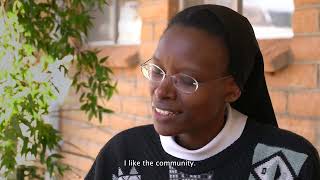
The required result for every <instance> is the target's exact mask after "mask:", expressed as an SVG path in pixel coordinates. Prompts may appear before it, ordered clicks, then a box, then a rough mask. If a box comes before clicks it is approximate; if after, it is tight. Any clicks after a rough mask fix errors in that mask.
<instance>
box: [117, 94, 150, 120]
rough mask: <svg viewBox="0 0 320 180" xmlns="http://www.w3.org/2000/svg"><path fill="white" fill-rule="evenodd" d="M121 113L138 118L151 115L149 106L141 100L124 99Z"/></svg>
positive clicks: (145, 101)
mask: <svg viewBox="0 0 320 180" xmlns="http://www.w3.org/2000/svg"><path fill="white" fill-rule="evenodd" d="M123 112H124V113H127V114H132V115H138V116H147V115H150V114H151V105H150V103H149V102H147V99H146V100H143V99H140V98H139V99H136V98H126V99H124V100H123Z"/></svg>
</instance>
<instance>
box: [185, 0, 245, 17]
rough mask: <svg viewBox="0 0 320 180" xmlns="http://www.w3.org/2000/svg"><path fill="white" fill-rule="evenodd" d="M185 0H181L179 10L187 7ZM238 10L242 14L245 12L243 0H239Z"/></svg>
mask: <svg viewBox="0 0 320 180" xmlns="http://www.w3.org/2000/svg"><path fill="white" fill-rule="evenodd" d="M184 2H185V1H184V0H179V11H182V10H183V8H184V7H185V5H184ZM237 12H238V13H240V14H242V12H243V0H237Z"/></svg>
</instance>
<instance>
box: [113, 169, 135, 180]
mask: <svg viewBox="0 0 320 180" xmlns="http://www.w3.org/2000/svg"><path fill="white" fill-rule="evenodd" d="M112 180H141V175H139V173H138V171H137V169H136V168H135V167H134V166H133V167H132V168H131V170H130V173H129V174H128V175H124V174H123V172H122V170H121V168H120V167H119V168H118V176H117V175H115V174H112Z"/></svg>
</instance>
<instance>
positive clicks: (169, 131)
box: [153, 122, 180, 136]
mask: <svg viewBox="0 0 320 180" xmlns="http://www.w3.org/2000/svg"><path fill="white" fill-rule="evenodd" d="M153 126H154V129H155V130H156V132H157V133H158V134H159V135H162V136H176V135H178V134H180V133H179V131H178V130H177V129H175V128H172V127H167V126H163V125H160V124H158V123H156V122H155V123H153Z"/></svg>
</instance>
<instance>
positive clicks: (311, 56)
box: [291, 36, 320, 61]
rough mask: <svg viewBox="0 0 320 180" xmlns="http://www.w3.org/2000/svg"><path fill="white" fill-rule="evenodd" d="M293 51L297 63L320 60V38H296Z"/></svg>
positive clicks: (292, 44) (292, 45) (293, 41)
mask: <svg viewBox="0 0 320 180" xmlns="http://www.w3.org/2000/svg"><path fill="white" fill-rule="evenodd" d="M291 51H292V55H293V57H294V60H295V61H303V60H311V61H314V60H320V36H310V37H303V36H296V37H294V38H293V39H292V42H291Z"/></svg>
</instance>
